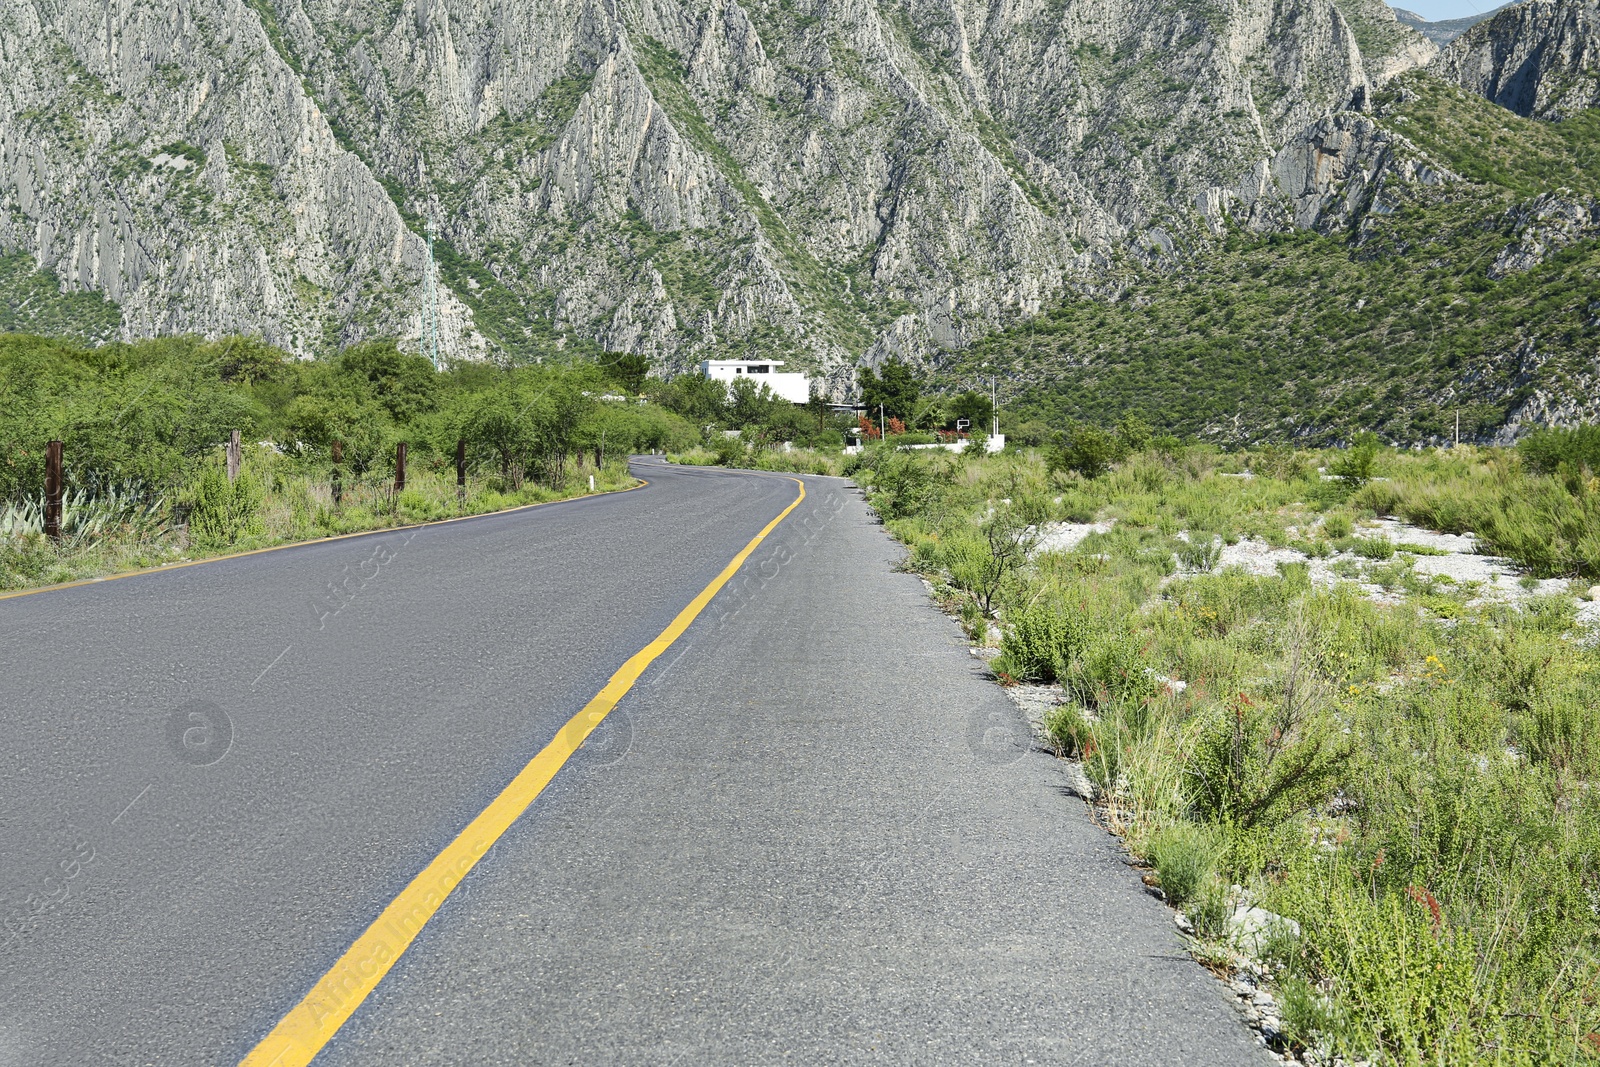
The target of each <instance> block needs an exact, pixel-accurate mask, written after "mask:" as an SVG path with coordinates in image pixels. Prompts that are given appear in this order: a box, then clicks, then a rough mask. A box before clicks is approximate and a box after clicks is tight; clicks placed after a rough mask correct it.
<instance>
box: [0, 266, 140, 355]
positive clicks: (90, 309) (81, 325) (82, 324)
mask: <svg viewBox="0 0 1600 1067" xmlns="http://www.w3.org/2000/svg"><path fill="white" fill-rule="evenodd" d="M121 325H122V312H121V310H120V309H119V308H118V307H117V305H116V304H115V303H114V302H113V301H110V300H107V299H106V298H105V297H104V296H103V295H101V294H100V293H96V292H88V293H73V292H65V293H64V292H62V291H61V279H59V278H57V277H56V276H55V274H54V273H52V272H51V271H47V270H38V269H37V268H36V267H35V266H34V262H33V257H32V256H30V255H28V254H27V253H25V252H13V253H10V254H8V255H3V256H0V333H39V334H48V335H50V336H52V337H64V338H70V339H71V340H74V341H85V342H88V343H91V344H95V343H98V342H101V341H109V340H110V339H111V338H113V337H115V336H116V334H117V327H119V326H121Z"/></svg>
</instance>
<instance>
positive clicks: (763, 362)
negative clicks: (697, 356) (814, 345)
mask: <svg viewBox="0 0 1600 1067" xmlns="http://www.w3.org/2000/svg"><path fill="white" fill-rule="evenodd" d="M781 366H783V360H781V359H708V360H705V361H703V362H702V363H701V364H700V372H701V373H702V374H704V375H705V376H706V377H707V378H710V379H711V380H712V381H714V382H722V383H724V384H726V385H732V384H733V383H734V382H736V381H738V380H739V379H740V378H743V377H745V376H747V375H748V376H749V378H750V380H751V381H753V382H755V383H756V384H757V385H765V386H768V387H770V388H771V389H772V394H773V395H774V396H776V397H779V398H781V399H783V400H787V401H789V402H790V403H792V404H804V403H805V402H806V401H807V400H810V399H811V379H810V378H807V377H806V376H805V375H804V374H785V373H783V372H781V371H779V370H776V369H775V368H777V367H781Z"/></svg>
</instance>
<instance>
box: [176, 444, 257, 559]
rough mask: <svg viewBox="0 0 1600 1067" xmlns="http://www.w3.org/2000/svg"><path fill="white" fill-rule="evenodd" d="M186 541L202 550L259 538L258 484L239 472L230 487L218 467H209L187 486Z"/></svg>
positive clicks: (225, 473)
mask: <svg viewBox="0 0 1600 1067" xmlns="http://www.w3.org/2000/svg"><path fill="white" fill-rule="evenodd" d="M188 497H189V504H190V511H189V538H190V540H192V541H193V542H194V543H195V544H196V545H198V546H199V547H201V548H208V549H213V548H223V547H226V546H228V545H232V544H236V543H238V541H239V540H240V539H241V538H243V537H248V536H251V535H255V534H259V533H261V532H262V531H263V529H264V527H263V524H262V522H261V518H260V511H261V503H262V497H263V494H262V490H261V483H260V482H258V481H257V480H256V478H255V476H254V475H252V474H251V473H250V472H249V471H241V472H240V474H239V477H238V479H237V480H236V481H234V482H233V483H232V484H231V485H230V484H229V483H228V475H227V472H226V471H224V470H223V469H222V468H221V467H220V466H215V465H213V466H208V467H207V468H206V469H205V470H203V471H201V473H200V476H199V477H198V478H196V479H195V480H194V481H193V482H192V483H191V484H190V486H189V491H188Z"/></svg>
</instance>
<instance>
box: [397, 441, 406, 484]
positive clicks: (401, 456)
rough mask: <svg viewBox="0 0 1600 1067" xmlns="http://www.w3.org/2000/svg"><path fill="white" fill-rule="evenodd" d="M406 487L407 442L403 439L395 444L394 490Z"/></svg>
mask: <svg viewBox="0 0 1600 1067" xmlns="http://www.w3.org/2000/svg"><path fill="white" fill-rule="evenodd" d="M405 487H406V443H405V442H404V441H401V442H399V443H397V444H396V445H395V446H394V491H395V492H397V493H398V492H400V491H401V490H402V489H404V488H405Z"/></svg>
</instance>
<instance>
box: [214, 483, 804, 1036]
mask: <svg viewBox="0 0 1600 1067" xmlns="http://www.w3.org/2000/svg"><path fill="white" fill-rule="evenodd" d="M792 480H793V481H794V483H795V484H796V485H798V486H799V487H800V494H799V495H798V496H796V497H795V498H794V502H793V503H791V504H790V505H789V506H788V507H786V508H784V509H783V511H781V512H780V513H779V514H778V517H777V518H775V519H773V520H772V521H771V522H769V523H767V525H766V526H765V527H764V528H763V529H762V531H761V532H760V533H758V534H756V535H755V537H753V538H751V540H750V543H749V544H747V545H745V546H744V548H743V549H742V550H741V551H740V552H739V554H738V555H737V556H734V557H733V560H732V561H731V562H730V563H729V564H728V565H727V566H726V567H724V568H723V569H722V573H720V574H718V575H717V576H716V577H715V578H714V579H712V581H711V584H710V585H708V586H706V587H705V588H704V589H702V590H701V591H700V594H699V595H698V596H696V597H695V598H694V599H693V600H691V601H690V602H689V606H688V607H686V608H684V609H683V610H682V611H680V612H678V615H677V617H676V618H674V619H673V620H672V622H671V623H669V624H668V625H667V628H666V629H665V630H662V631H661V633H660V635H659V636H658V637H656V639H655V640H654V641H651V642H650V643H649V644H648V645H646V646H644V648H642V649H640V650H639V651H638V652H635V653H634V654H633V655H632V656H631V657H630V658H629V659H628V662H626V663H624V664H623V665H622V667H621V668H620V669H618V671H617V673H615V674H613V675H612V676H611V680H610V681H608V682H607V683H606V684H605V688H603V689H601V690H600V692H599V693H597V694H595V697H594V699H592V700H590V701H589V703H587V704H585V705H584V706H583V710H581V711H579V712H578V713H577V714H576V715H574V716H573V717H572V718H571V719H569V720H568V721H567V723H566V725H565V726H563V727H562V728H561V729H560V730H559V731H558V732H557V733H556V736H555V738H554V739H553V740H551V742H550V743H549V744H548V745H546V746H545V747H544V748H543V749H542V750H541V751H540V752H539V754H538V755H537V756H535V757H533V759H532V760H530V761H529V762H528V765H527V766H526V767H524V768H522V770H521V771H520V772H518V774H517V776H516V777H515V778H513V779H512V780H511V784H510V785H508V786H506V787H505V789H504V790H502V791H501V793H500V795H499V796H497V797H495V798H494V799H493V800H492V801H490V802H489V806H488V807H486V808H484V809H483V811H481V812H479V814H478V816H477V817H476V818H475V819H473V820H472V821H471V822H470V823H468V824H467V827H466V829H464V830H462V831H461V833H460V834H458V835H456V838H455V840H454V841H451V842H450V843H449V844H448V845H446V846H445V848H444V851H442V852H440V853H439V855H438V856H436V857H435V858H434V860H433V862H431V863H429V864H428V865H427V866H426V867H425V868H423V870H422V873H421V874H419V875H417V876H416V877H415V878H413V879H412V880H411V884H410V885H408V886H406V887H405V888H404V889H402V890H401V891H400V895H399V896H397V897H395V898H394V900H393V901H392V902H391V903H390V904H389V906H388V907H386V908H384V909H383V912H382V914H380V915H379V916H378V917H377V919H375V920H374V921H373V923H372V925H371V926H369V927H367V929H366V931H365V932H364V933H362V935H361V936H360V937H358V938H356V941H355V944H353V945H351V946H350V948H349V949H347V950H346V951H345V953H344V955H342V956H340V957H339V960H338V962H337V963H335V964H334V965H333V967H332V968H331V969H329V971H328V973H327V974H325V975H323V976H322V977H321V978H320V979H318V980H317V983H316V984H315V985H313V986H312V987H311V990H310V992H308V993H307V994H306V995H305V997H304V998H303V999H302V1000H301V1001H300V1003H298V1004H296V1005H295V1006H294V1007H293V1008H291V1009H290V1010H289V1013H288V1014H287V1015H285V1016H284V1017H283V1019H282V1020H281V1021H280V1022H279V1023H278V1025H277V1026H275V1027H273V1028H272V1032H271V1033H269V1034H268V1035H267V1036H266V1037H264V1038H262V1040H261V1043H260V1044H258V1045H257V1046H256V1047H255V1048H253V1049H251V1050H250V1054H249V1055H247V1056H246V1057H245V1058H244V1059H243V1060H242V1061H241V1064H240V1067H304V1065H306V1064H309V1063H310V1062H311V1061H312V1059H313V1058H315V1057H316V1055H317V1053H318V1052H320V1051H322V1047H323V1046H324V1045H326V1044H327V1043H328V1041H329V1040H331V1039H332V1037H333V1035H334V1034H336V1033H337V1032H338V1031H339V1027H341V1026H343V1025H344V1023H345V1020H347V1019H349V1018H350V1016H351V1015H353V1014H354V1013H355V1010H356V1009H357V1008H358V1007H360V1006H361V1002H362V1001H364V1000H366V999H367V996H368V995H369V994H370V993H371V992H372V991H373V990H374V989H376V988H377V987H378V983H379V982H381V981H382V980H383V976H384V975H386V974H388V973H389V968H391V967H393V966H394V965H395V962H396V961H397V960H399V958H400V956H401V954H402V953H403V952H405V950H406V949H407V948H408V947H409V946H410V945H411V942H412V941H413V940H414V939H415V938H416V936H417V934H418V933H419V932H421V930H422V927H423V926H424V925H425V924H426V923H427V921H428V920H429V919H431V918H432V917H433V915H434V913H435V912H437V911H438V910H439V907H440V905H442V904H443V903H444V901H445V898H446V897H448V896H449V895H450V891H451V890H453V889H455V887H456V886H457V885H458V884H459V883H460V882H461V879H462V878H464V877H466V874H467V872H468V871H470V870H472V868H473V867H474V866H475V865H476V864H477V862H478V860H480V859H481V858H482V857H483V855H484V853H486V852H488V851H489V849H490V847H491V846H492V845H493V844H494V843H495V842H496V841H498V840H499V839H500V836H501V835H502V834H504V833H505V832H506V830H507V829H509V828H510V826H511V824H512V823H514V822H516V821H517V819H518V817H520V816H521V815H522V813H523V812H525V811H527V810H528V806H529V805H531V804H532V803H533V801H534V799H535V798H537V797H538V795H539V794H540V793H541V792H543V791H544V787H545V786H546V785H549V784H550V780H551V779H552V778H554V777H555V775H556V772H557V771H559V770H560V769H561V767H562V765H563V764H565V763H566V762H567V759H568V757H570V756H571V755H572V754H573V753H574V752H576V751H577V750H578V746H579V745H581V744H583V739H584V738H586V737H588V736H589V735H590V734H591V733H592V732H594V729H595V727H597V726H599V725H600V723H601V722H602V721H603V720H604V719H605V717H606V716H607V715H608V714H609V713H610V712H611V709H612V708H614V707H616V706H617V702H618V701H620V700H621V699H622V698H623V697H624V696H625V695H627V692H628V690H630V689H632V688H633V684H634V683H635V682H637V681H638V680H639V676H640V675H642V674H643V673H644V672H645V668H647V667H649V666H650V664H651V663H652V662H653V661H654V660H655V659H656V657H658V656H660V655H661V653H663V652H665V651H666V650H667V649H668V648H669V647H670V646H671V645H672V643H673V642H674V641H676V640H677V639H678V638H679V637H681V636H682V635H683V632H684V631H685V630H687V629H688V628H689V624H690V623H692V622H694V620H695V618H696V616H698V615H699V614H700V613H701V612H702V611H704V610H705V607H706V605H707V604H709V603H711V599H712V598H713V597H715V596H716V595H717V592H718V591H719V590H720V589H721V588H722V587H723V586H724V585H726V584H727V583H728V581H729V579H731V578H732V577H733V576H734V574H735V573H737V572H738V570H739V568H740V567H741V566H743V565H744V561H745V560H747V559H749V558H750V554H751V553H752V552H754V551H755V550H756V547H757V546H758V545H760V544H761V542H762V541H764V540H766V537H767V535H768V534H770V533H771V532H772V531H773V530H775V529H777V527H778V524H779V523H780V522H782V521H783V520H784V519H786V518H788V516H789V513H790V512H792V511H794V509H795V508H797V507H799V506H800V502H801V501H802V500H804V499H805V498H806V486H805V483H804V482H802V481H801V480H800V479H799V478H795V479H792Z"/></svg>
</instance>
